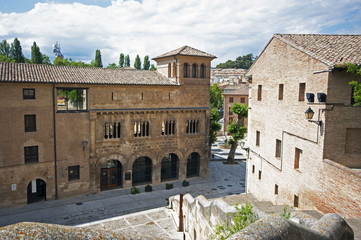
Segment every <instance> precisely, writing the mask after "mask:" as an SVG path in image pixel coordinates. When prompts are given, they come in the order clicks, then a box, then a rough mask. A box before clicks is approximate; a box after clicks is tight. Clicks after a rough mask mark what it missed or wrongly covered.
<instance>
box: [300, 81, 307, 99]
mask: <svg viewBox="0 0 361 240" xmlns="http://www.w3.org/2000/svg"><path fill="white" fill-rule="evenodd" d="M305 90H306V83H300V87H299V92H298V101H300V102H302V101H304V100H305Z"/></svg>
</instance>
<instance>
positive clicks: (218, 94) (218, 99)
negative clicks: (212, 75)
mask: <svg viewBox="0 0 361 240" xmlns="http://www.w3.org/2000/svg"><path fill="white" fill-rule="evenodd" d="M209 103H210V107H211V108H216V109H217V110H221V109H222V107H223V96H222V90H221V89H220V88H219V87H218V84H217V83H213V84H212V86H211V87H210V88H209Z"/></svg>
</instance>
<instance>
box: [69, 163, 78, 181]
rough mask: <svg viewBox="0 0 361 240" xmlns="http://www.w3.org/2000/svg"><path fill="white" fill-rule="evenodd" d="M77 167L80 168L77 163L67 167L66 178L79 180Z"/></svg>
mask: <svg viewBox="0 0 361 240" xmlns="http://www.w3.org/2000/svg"><path fill="white" fill-rule="evenodd" d="M79 169H80V167H79V165H77V166H70V167H68V180H69V181H73V180H79V179H80V171H79Z"/></svg>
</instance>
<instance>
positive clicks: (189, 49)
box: [153, 46, 216, 60]
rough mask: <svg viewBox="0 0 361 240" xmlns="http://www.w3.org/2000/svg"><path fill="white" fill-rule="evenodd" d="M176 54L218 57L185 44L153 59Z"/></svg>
mask: <svg viewBox="0 0 361 240" xmlns="http://www.w3.org/2000/svg"><path fill="white" fill-rule="evenodd" d="M175 55H186V56H198V57H209V58H216V56H214V55H212V54H209V53H206V52H203V51H201V50H198V49H195V48H192V47H189V46H183V47H180V48H177V49H175V50H172V51H170V52H167V53H164V54H162V55H160V56H158V57H155V58H153V60H155V59H158V58H163V57H169V56H175Z"/></svg>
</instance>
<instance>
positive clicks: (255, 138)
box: [247, 34, 361, 217]
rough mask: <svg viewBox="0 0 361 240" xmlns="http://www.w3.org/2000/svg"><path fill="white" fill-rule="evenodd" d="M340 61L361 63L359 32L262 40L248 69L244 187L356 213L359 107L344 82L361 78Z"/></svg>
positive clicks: (270, 197) (276, 198)
mask: <svg viewBox="0 0 361 240" xmlns="http://www.w3.org/2000/svg"><path fill="white" fill-rule="evenodd" d="M344 63H355V64H361V35H317V34H315V35H314V34H275V35H274V36H273V37H272V39H271V40H270V41H269V42H268V44H267V45H266V47H265V48H264V50H263V51H262V53H261V54H260V56H259V57H258V59H257V60H256V62H255V63H254V64H253V66H252V67H251V69H250V70H249V72H248V73H249V75H248V76H249V78H250V81H251V82H252V88H251V101H250V103H251V108H250V110H249V131H248V136H249V138H250V151H249V162H248V166H247V168H248V177H247V192H250V193H253V194H254V195H255V196H256V197H257V198H258V199H259V200H267V201H271V202H272V203H273V204H287V205H292V206H294V207H295V208H300V209H306V208H316V209H318V210H320V211H322V212H324V213H328V212H335V213H337V214H339V215H341V216H344V217H361V172H360V168H361V144H360V136H361V120H360V119H361V108H360V107H354V106H353V98H352V91H353V90H352V87H351V86H350V85H349V82H350V81H352V80H358V81H360V80H361V77H360V76H357V77H356V76H354V75H352V74H350V73H347V72H346V69H345V66H344ZM305 113H307V114H308V113H314V116H313V118H312V119H310V120H307V119H306V118H305Z"/></svg>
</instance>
